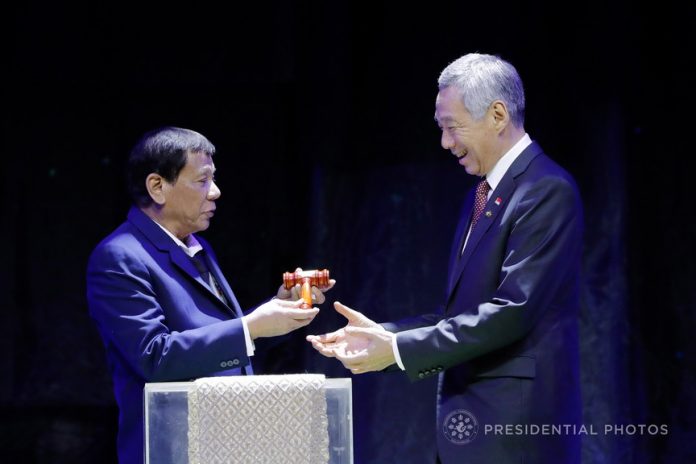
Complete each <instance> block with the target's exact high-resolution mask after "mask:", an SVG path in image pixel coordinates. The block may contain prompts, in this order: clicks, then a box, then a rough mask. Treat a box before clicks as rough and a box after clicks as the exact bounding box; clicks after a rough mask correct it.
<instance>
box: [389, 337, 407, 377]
mask: <svg viewBox="0 0 696 464" xmlns="http://www.w3.org/2000/svg"><path fill="white" fill-rule="evenodd" d="M398 335H399V334H394V336H393V337H392V351H393V352H394V359H395V360H396V365H397V366H399V369H401V370H402V371H405V370H406V368H405V367H404V363H403V362H401V355H400V354H399V345H397V344H396V337H398Z"/></svg>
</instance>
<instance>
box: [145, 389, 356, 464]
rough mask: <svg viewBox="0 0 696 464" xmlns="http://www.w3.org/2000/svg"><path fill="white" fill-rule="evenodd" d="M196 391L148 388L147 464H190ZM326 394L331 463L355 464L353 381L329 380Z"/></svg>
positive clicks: (146, 401)
mask: <svg viewBox="0 0 696 464" xmlns="http://www.w3.org/2000/svg"><path fill="white" fill-rule="evenodd" d="M254 377H256V378H263V376H254ZM230 379H234V378H230ZM192 391H194V382H161V383H147V384H145V389H144V400H145V401H144V408H145V411H144V412H145V463H146V464H188V463H189V449H188V447H189V393H190V392H192ZM324 391H325V395H326V416H327V424H328V436H329V446H328V454H329V460H328V463H329V464H352V463H353V425H352V412H353V411H352V397H351V396H352V395H351V379H349V378H342V379H326V380H325V383H324Z"/></svg>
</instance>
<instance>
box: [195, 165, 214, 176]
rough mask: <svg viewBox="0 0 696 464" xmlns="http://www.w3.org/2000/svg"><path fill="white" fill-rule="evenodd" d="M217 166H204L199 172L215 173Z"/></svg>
mask: <svg viewBox="0 0 696 464" xmlns="http://www.w3.org/2000/svg"><path fill="white" fill-rule="evenodd" d="M215 171H217V169H215V167H214V166H213V167H210V166H203V167H202V168H201V169H200V170H199V171H198V174H215Z"/></svg>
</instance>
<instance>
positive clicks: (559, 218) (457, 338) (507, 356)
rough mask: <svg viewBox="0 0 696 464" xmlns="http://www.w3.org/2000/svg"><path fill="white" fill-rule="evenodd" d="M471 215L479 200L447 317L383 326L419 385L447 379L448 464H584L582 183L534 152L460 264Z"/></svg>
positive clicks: (457, 245) (440, 420)
mask: <svg viewBox="0 0 696 464" xmlns="http://www.w3.org/2000/svg"><path fill="white" fill-rule="evenodd" d="M472 205H473V192H472V194H471V195H469V196H468V198H467V200H466V202H465V205H464V208H463V210H462V214H461V219H460V223H459V226H458V228H457V233H456V238H455V240H454V244H453V247H452V254H451V259H450V272H449V282H448V289H447V296H446V301H445V305H444V310H443V311H442V312H439V313H436V314H431V315H424V316H421V317H416V318H412V319H409V320H404V321H400V322H396V323H386V324H383V325H384V327H385V328H386V329H387V330H390V331H395V332H399V333H398V335H397V344H398V348H399V353H400V356H401V358H402V362H403V364H404V367H405V368H406V373H407V374H408V376H409V377H410V378H411V379H412V380H418V379H421V378H426V377H429V376H433V375H439V377H440V378H439V386H438V414H437V427H438V430H437V438H438V453H439V456H440V459H441V461H442V462H443V464H448V463H472V464H473V463H496V464H504V463H535V464H540V463H542V464H543V463H564V464H568V463H571V464H574V463H579V462H580V438H581V436H580V434H579V433H581V431H580V427H579V425H580V421H581V407H580V391H579V372H578V370H579V368H578V364H579V361H578V331H577V317H578V307H579V289H578V287H579V274H580V258H581V251H582V206H581V202H580V197H579V194H578V190H577V187H576V185H575V182H574V181H573V179H572V178H571V176H570V175H569V174H568V173H567V172H565V171H564V170H563V169H562V168H561V167H559V166H558V165H557V164H556V163H554V162H553V161H552V160H551V159H549V158H548V157H547V156H546V155H545V154H544V153H543V152H542V150H541V148H540V147H539V146H538V145H537V144H536V143H532V144H531V145H530V146H528V147H527V148H526V149H525V150H524V151H523V152H522V153H521V154H520V156H519V157H518V158H517V159H516V160H515V161H514V162H513V164H512V165H511V166H510V168H509V169H508V171H507V172H506V173H505V175H504V176H503V178H502V180H501V181H500V183H499V185H498V186H497V187H496V189H495V190H494V191H493V192H492V195H491V196H490V199H489V200H488V202H487V204H486V206H485V208H484V213H483V214H482V215H481V217H480V219H479V221H478V222H477V224H476V226H475V227H474V228H473V230H472V231H471V235H470V236H469V240H468V243H467V245H466V248H465V250H464V253H463V255H461V256H460V251H461V249H462V248H461V247H462V245H463V243H464V237H465V236H466V232H467V229H468V227H469V221H470V217H471V209H472ZM545 424H546V429H542V426H544V425H545ZM568 425H571V426H575V429H572V428H570V427H567V426H568ZM496 426H498V427H496ZM532 426H537V427H532ZM551 426H561V427H563V429H562V430H563V431H562V432H561V433H556V432H558V431H559V430H560V429H558V428H555V429H552V428H550V427H551ZM542 430H545V432H542Z"/></svg>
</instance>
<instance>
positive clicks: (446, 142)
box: [440, 130, 454, 150]
mask: <svg viewBox="0 0 696 464" xmlns="http://www.w3.org/2000/svg"><path fill="white" fill-rule="evenodd" d="M440 145H442V148H444V149H445V150H451V149H452V148H453V147H454V139H452V137H451V136H450V135H449V134H448V133H447V131H446V130H443V131H442V137H441V138H440Z"/></svg>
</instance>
